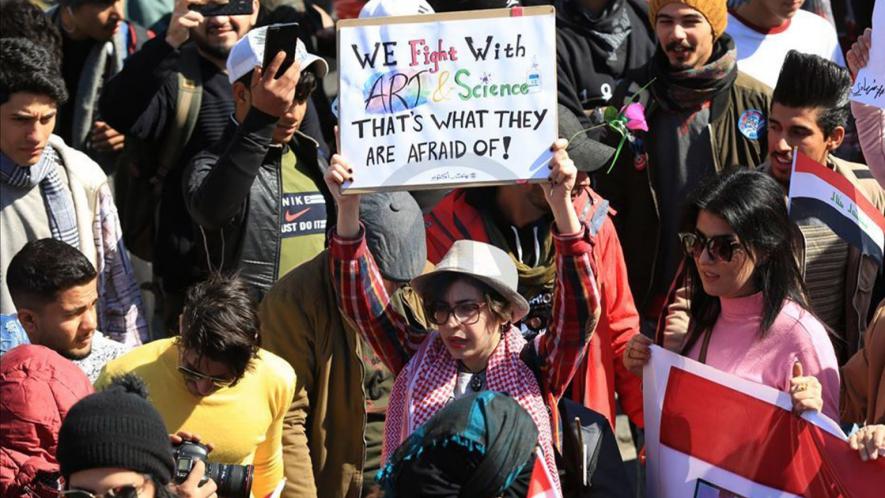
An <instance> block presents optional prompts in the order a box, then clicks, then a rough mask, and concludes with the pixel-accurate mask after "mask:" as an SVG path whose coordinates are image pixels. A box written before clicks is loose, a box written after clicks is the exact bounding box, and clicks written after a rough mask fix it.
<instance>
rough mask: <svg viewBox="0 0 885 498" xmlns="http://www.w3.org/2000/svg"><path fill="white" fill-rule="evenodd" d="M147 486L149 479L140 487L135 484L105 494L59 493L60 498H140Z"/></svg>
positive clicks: (67, 491)
mask: <svg viewBox="0 0 885 498" xmlns="http://www.w3.org/2000/svg"><path fill="white" fill-rule="evenodd" d="M146 485H147V479H145V481H144V482H143V483H141V485H140V486H136V485H135V484H126V485H123V486H117V487H115V488H111V489H109V490H107V491H105V492H104V493H101V494H96V493H93V492H92V491H86V490H85V489H66V490H64V491H59V492H58V496H59V498H138V495H139V494H140V493H141V492H142V491H143V490H144V488H145V486H146Z"/></svg>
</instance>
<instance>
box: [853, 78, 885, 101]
mask: <svg viewBox="0 0 885 498" xmlns="http://www.w3.org/2000/svg"><path fill="white" fill-rule="evenodd" d="M883 95H885V82H879V80H877V79H876V78H872V79H869V78H866V77H864V78H860V79H858V80H857V81H856V82H855V83H854V86H853V87H852V88H851V96H852V97H868V98H873V99H881V98H882V96H883Z"/></svg>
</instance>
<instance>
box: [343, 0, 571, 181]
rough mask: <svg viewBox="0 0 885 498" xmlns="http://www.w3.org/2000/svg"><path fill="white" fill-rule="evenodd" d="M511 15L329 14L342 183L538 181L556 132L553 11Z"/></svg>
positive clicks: (528, 10) (542, 176)
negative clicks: (345, 171) (347, 176)
mask: <svg viewBox="0 0 885 498" xmlns="http://www.w3.org/2000/svg"><path fill="white" fill-rule="evenodd" d="M517 12H521V15H518V16H515V17H512V16H511V11H510V10H506V9H502V10H497V11H477V12H464V13H456V14H440V15H431V16H414V17H407V18H383V19H367V20H349V21H342V22H341V23H339V28H338V63H339V64H340V67H339V72H340V90H339V95H340V97H339V99H340V101H339V123H340V124H339V127H340V137H341V150H342V154H343V155H344V156H345V157H346V158H347V159H348V160H349V161H350V162H351V163H352V165H353V167H354V175H353V176H354V182H353V183H352V184H351V185H348V186H347V187H348V188H349V189H352V190H353V191H372V190H394V189H399V188H402V187H406V188H409V189H414V188H440V187H445V186H453V185H464V184H471V185H477V184H500V183H508V182H513V181H518V180H543V179H546V178H547V176H548V173H549V170H548V169H547V164H548V163H549V161H550V157H551V153H550V145H551V144H552V143H553V142H554V140H555V139H556V137H557V129H558V127H557V106H556V102H557V101H556V99H557V90H556V35H555V19H554V14H553V9H552V8H549V7H537V8H525V9H522V10H521V11H517ZM467 17H472V18H467Z"/></svg>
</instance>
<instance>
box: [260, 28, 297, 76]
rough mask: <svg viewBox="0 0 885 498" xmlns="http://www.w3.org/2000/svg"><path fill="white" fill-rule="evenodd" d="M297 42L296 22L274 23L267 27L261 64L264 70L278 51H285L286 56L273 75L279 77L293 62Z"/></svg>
mask: <svg viewBox="0 0 885 498" xmlns="http://www.w3.org/2000/svg"><path fill="white" fill-rule="evenodd" d="M297 44H298V23H297V22H293V23H288V24H274V25H271V26H268V27H267V33H266V35H265V38H264V62H263V64H262V66H263V67H264V69H265V71H266V70H267V68H268V67H269V66H270V62H271V61H272V60H273V59H274V57H276V55H277V54H278V53H280V52H285V53H286V57H285V59H283V64H282V65H281V66H280V69H279V70H278V71H277V73H276V74H275V75H274V78H279V77H280V76H282V75H283V73H285V72H286V70H287V69H289V66H291V65H292V63H293V62H295V50H296V48H297Z"/></svg>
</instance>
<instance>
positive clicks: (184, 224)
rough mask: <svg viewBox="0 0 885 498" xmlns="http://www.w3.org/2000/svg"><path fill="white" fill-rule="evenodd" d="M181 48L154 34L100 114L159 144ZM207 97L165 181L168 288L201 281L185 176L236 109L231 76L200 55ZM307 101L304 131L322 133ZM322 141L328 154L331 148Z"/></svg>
mask: <svg viewBox="0 0 885 498" xmlns="http://www.w3.org/2000/svg"><path fill="white" fill-rule="evenodd" d="M180 60H181V50H180V49H174V48H172V46H170V45H169V44H168V43H166V41H165V40H164V39H162V38H154V39H153V40H150V41H148V42H147V43H145V44H144V47H143V48H142V49H141V50H139V51H138V52H136V53H135V54H133V55H132V56H131V57H129V59H127V61H126V65H125V66H124V67H123V70H122V71H120V73H118V74H117V75H116V76H114V77H113V78H112V79H111V80H110V81H108V83H107V84H106V85H105V87H104V90H103V92H102V96H101V114H102V117H103V118H104V119H105V121H107V122H108V124H110V125H111V126H112V127H114V128H115V129H117V130H120V131H121V132H123V133H126V134H127V135H129V136H134V137H137V138H139V139H141V140H144V141H146V142H148V143H149V144H159V143H160V141H161V140H162V139H163V137H164V133H165V131H166V129H167V127H169V126H172V123H173V120H174V119H175V113H176V103H177V101H178V76H177V73H178V72H179V71H181V69H180V67H181V63H180ZM199 60H200V73H201V77H202V90H203V91H202V98H201V103H200V113H199V116H198V118H197V123H196V126H195V127H194V131H193V133H192V134H191V136H190V139H189V140H188V141H187V143H186V144H184V149H183V150H182V152H181V156H180V157H179V160H178V164H177V165H176V166H175V167H173V168H172V169H171V170H170V171H169V172H168V174H167V175H166V177H165V178H164V180H163V191H162V197H161V200H160V206H159V214H158V219H157V235H156V237H157V240H156V242H155V256H154V273H155V274H157V275H159V276H160V277H162V279H163V287H164V290H166V291H167V292H183V291H184V289H186V288H187V287H189V286H190V285H191V284H193V283H194V282H196V281H198V279H199V277H200V275H201V272H200V271H199V266H200V261H199V258H200V255H199V254H195V249H196V248H199V246H200V245H201V242H200V241H199V238H200V234H199V233H195V232H194V230H193V225H192V224H191V223H190V221H189V220H188V219H187V217H186V216H184V213H185V211H186V208H185V201H184V199H183V198H182V196H181V183H182V174H183V171H184V169H185V167H186V166H187V164H188V163H189V162H190V161H191V159H192V158H193V157H194V155H196V154H197V153H198V152H200V151H202V150H205V149H206V148H208V147H209V146H211V145H212V144H214V143H215V142H216V141H218V140H219V139H220V138H221V136H222V134H223V133H224V131H225V128H226V127H227V124H228V121H229V120H230V115H231V113H232V112H233V110H234V103H233V92H232V90H231V84H230V82H229V81H228V77H227V74H226V73H225V72H224V71H223V70H222V69H221V68H219V67H218V66H216V65H215V64H214V63H213V62H211V61H209V60H208V59H205V58H204V57H202V56H200V57H199ZM312 107H313V106H312V104H310V102H308V109H307V114H306V115H305V117H304V121H303V122H302V126H301V128H302V130H303V131H304V132H305V133H307V134H309V135H311V136H313V137H321V136H322V135H321V134H320V131H319V120H318V118H317V115H316V112H315V111H314V110H313V109H312ZM320 143H321V148H322V149H323V150H324V153H323V155H324V156H325V155H326V152H325V151H327V150H328V147H327V146H326V145H325V143H323V142H320Z"/></svg>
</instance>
